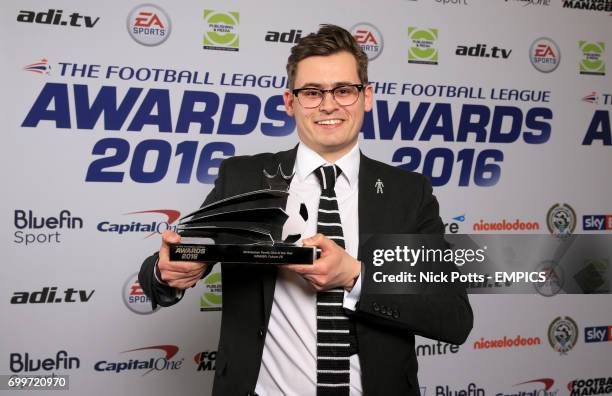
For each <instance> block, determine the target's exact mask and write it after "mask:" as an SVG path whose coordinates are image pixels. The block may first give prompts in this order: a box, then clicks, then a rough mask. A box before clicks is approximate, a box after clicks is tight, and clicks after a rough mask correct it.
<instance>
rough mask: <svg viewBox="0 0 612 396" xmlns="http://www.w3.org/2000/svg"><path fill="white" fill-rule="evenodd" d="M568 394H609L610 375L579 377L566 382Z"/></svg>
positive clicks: (610, 387) (611, 383) (576, 395)
mask: <svg viewBox="0 0 612 396" xmlns="http://www.w3.org/2000/svg"><path fill="white" fill-rule="evenodd" d="M567 389H568V390H569V391H570V396H582V395H609V394H611V393H612V377H607V378H606V377H601V378H586V379H584V378H581V379H575V380H573V381H570V382H569V383H568V384H567Z"/></svg>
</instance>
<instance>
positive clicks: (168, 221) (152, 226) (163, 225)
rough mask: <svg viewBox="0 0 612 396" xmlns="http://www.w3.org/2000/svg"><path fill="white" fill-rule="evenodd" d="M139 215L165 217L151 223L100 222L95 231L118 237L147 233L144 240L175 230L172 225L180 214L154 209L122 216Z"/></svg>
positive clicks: (176, 211)
mask: <svg viewBox="0 0 612 396" xmlns="http://www.w3.org/2000/svg"><path fill="white" fill-rule="evenodd" d="M140 214H155V215H162V216H164V217H165V219H164V220H161V221H160V220H154V221H151V222H141V221H131V222H129V223H126V222H112V221H101V222H100V223H98V226H97V229H98V231H100V232H112V233H117V234H119V235H121V234H126V233H132V232H136V233H142V232H144V233H147V236H145V238H149V237H150V236H151V235H155V234H161V233H163V232H164V231H166V230H176V226H175V225H173V224H174V222H175V221H176V220H178V218H179V217H181V212H179V211H178V210H172V209H155V210H141V211H138V212H129V213H125V214H124V215H126V216H130V215H140Z"/></svg>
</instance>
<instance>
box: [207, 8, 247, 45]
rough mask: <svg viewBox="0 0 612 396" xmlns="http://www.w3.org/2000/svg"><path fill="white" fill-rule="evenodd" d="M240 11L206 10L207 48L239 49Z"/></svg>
mask: <svg viewBox="0 0 612 396" xmlns="http://www.w3.org/2000/svg"><path fill="white" fill-rule="evenodd" d="M239 22H240V13H238V12H218V11H213V10H204V24H205V25H206V30H205V31H204V45H203V46H202V48H203V49H206V50H222V51H238V49H239V45H240V40H239V39H240V35H239V34H238V26H239Z"/></svg>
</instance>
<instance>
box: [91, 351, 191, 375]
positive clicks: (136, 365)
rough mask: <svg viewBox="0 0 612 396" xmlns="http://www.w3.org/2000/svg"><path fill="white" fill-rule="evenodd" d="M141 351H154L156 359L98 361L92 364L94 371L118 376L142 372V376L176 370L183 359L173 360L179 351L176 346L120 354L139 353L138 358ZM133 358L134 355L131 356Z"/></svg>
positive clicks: (146, 357)
mask: <svg viewBox="0 0 612 396" xmlns="http://www.w3.org/2000/svg"><path fill="white" fill-rule="evenodd" d="M143 351H155V352H156V354H157V355H159V354H160V352H161V354H162V356H157V357H150V356H146V355H148V354H146V355H145V357H144V358H143V357H140V358H135V359H128V360H120V361H115V362H109V361H107V360H100V361H99V362H97V363H96V364H94V370H96V371H106V372H114V373H116V374H119V373H121V372H139V371H144V372H143V374H142V375H146V374H149V373H150V372H151V371H173V370H178V369H180V368H181V366H182V365H183V362H184V361H185V358H180V359H173V357H175V356H176V354H177V353H178V351H179V347H177V346H176V345H155V346H149V347H144V348H137V349H130V350H127V351H123V352H121V353H132V354H133V353H134V352H140V353H139V356H142V355H143V353H142V352H143ZM132 356H134V355H132Z"/></svg>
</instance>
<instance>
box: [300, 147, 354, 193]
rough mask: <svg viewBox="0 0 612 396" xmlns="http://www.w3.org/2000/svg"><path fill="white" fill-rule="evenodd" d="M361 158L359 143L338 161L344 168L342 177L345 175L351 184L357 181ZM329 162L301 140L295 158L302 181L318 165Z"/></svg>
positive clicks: (337, 163)
mask: <svg viewBox="0 0 612 396" xmlns="http://www.w3.org/2000/svg"><path fill="white" fill-rule="evenodd" d="M360 160H361V156H360V154H359V144H355V146H353V148H352V149H351V151H349V152H348V153H346V154H345V155H344V156H342V158H340V159H339V160H338V161H336V165H338V166H339V167H340V169H342V175H341V176H340V177H342V176H344V177H345V178H346V180H347V181H348V183H349V185H350V186H353V185H354V184H355V183H357V178H358V176H359V162H360ZM327 164H330V163H329V162H327V161H326V160H325V159H324V158H323V157H321V156H320V155H319V154H318V153H317V152H316V151H314V150H313V149H311V148H310V147H308V146H307V145H305V144H304V143H302V142H300V144H299V145H298V149H297V155H296V158H295V174H296V175H297V176H298V177H299V178H300V180H301V181H304V180H305V179H306V178H307V177H308V176H309V175H310V174H311V173H312V172H314V171H315V170H316V169H317V168H318V167H320V166H322V165H327Z"/></svg>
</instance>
